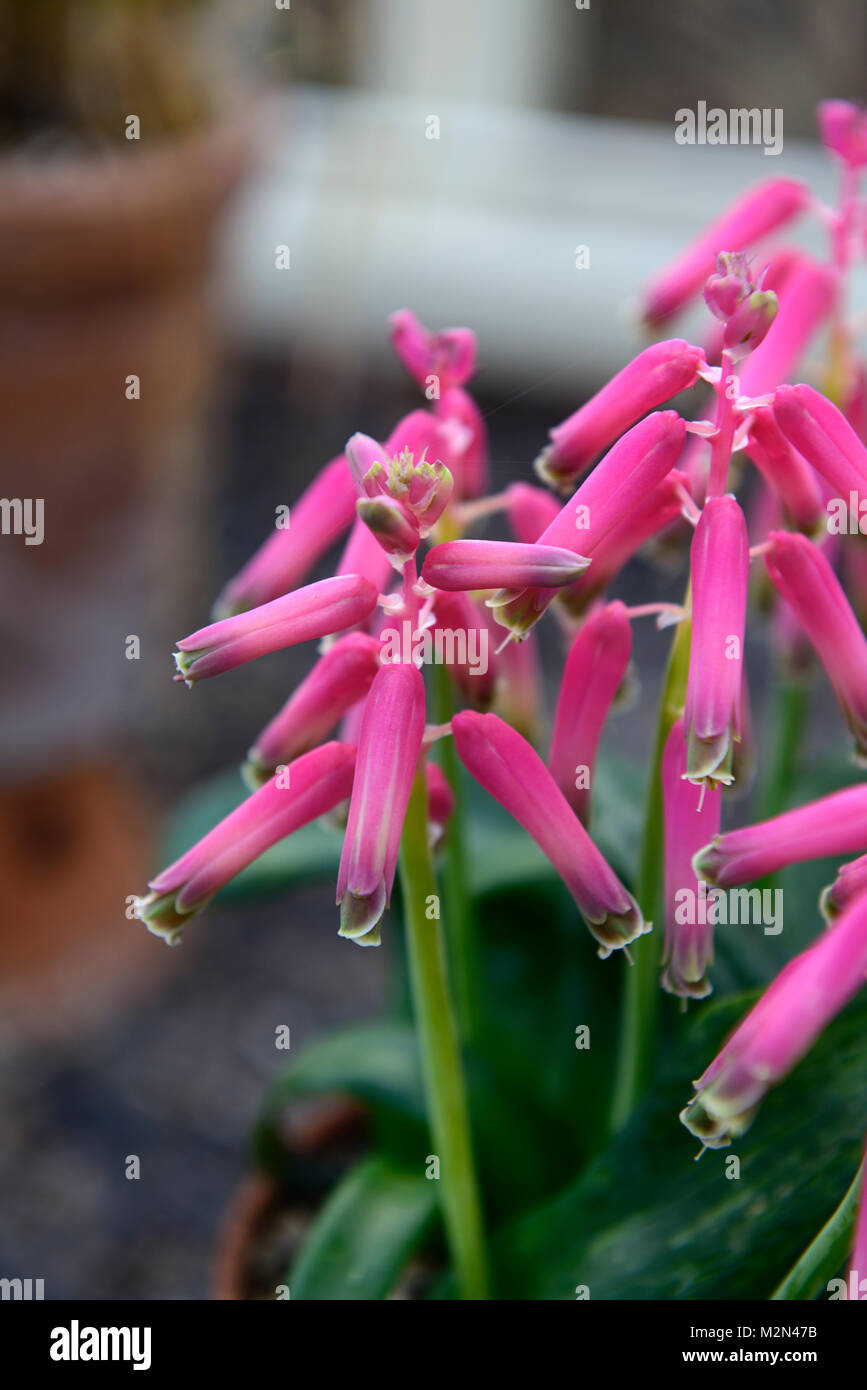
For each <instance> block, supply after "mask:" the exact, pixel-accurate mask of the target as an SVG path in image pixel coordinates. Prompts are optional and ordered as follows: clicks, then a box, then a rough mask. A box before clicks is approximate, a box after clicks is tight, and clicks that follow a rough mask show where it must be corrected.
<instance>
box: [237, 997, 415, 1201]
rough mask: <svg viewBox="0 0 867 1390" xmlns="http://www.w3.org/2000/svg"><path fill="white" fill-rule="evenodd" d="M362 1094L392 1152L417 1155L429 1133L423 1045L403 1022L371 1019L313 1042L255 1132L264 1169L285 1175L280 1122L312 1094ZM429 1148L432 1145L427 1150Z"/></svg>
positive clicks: (270, 1099)
mask: <svg viewBox="0 0 867 1390" xmlns="http://www.w3.org/2000/svg"><path fill="white" fill-rule="evenodd" d="M328 1094H342V1095H351V1096H356V1097H358V1099H360V1100H363V1101H366V1102H367V1104H368V1105H369V1106H370V1107H371V1109H372V1111H373V1114H374V1118H375V1120H376V1122H377V1123H378V1124H379V1125H380V1126H381V1128H382V1130H383V1133H384V1134H385V1135H387V1139H386V1142H387V1143H388V1146H389V1148H390V1150H391V1151H393V1152H399V1153H406V1152H407V1151H408V1150H409V1151H411V1152H413V1153H417V1152H419V1151H420V1150H421V1149H422V1148H424V1138H425V1135H426V1133H427V1121H426V1118H425V1109H424V1096H423V1091H422V1079H421V1068H420V1064H419V1054H418V1043H417V1041H416V1038H415V1035H414V1033H413V1030H412V1028H411V1027H410V1026H409V1025H407V1024H403V1023H392V1022H382V1023H370V1024H361V1025H358V1026H355V1027H352V1028H345V1029H342V1030H341V1031H340V1032H336V1033H330V1034H326V1036H325V1037H322V1038H319V1039H317V1041H316V1042H314V1043H311V1044H309V1045H308V1046H307V1047H306V1048H304V1049H303V1051H302V1052H300V1053H299V1055H298V1057H297V1059H295V1060H294V1061H293V1062H292V1064H291V1065H290V1066H288V1067H286V1068H285V1069H284V1070H283V1071H281V1072H279V1073H278V1075H277V1076H276V1077H275V1078H274V1080H273V1081H272V1082H271V1084H270V1086H269V1087H268V1089H267V1091H266V1093H265V1097H264V1100H263V1103H262V1107H261V1111H260V1114H259V1118H258V1120H257V1123H256V1125H255V1127H254V1131H253V1136H252V1148H253V1156H254V1158H255V1160H256V1162H257V1163H258V1164H259V1166H260V1167H264V1168H267V1169H268V1170H269V1171H270V1172H272V1173H275V1174H276V1175H278V1176H285V1167H286V1152H285V1146H284V1144H283V1141H282V1138H281V1134H280V1120H281V1116H282V1114H283V1113H284V1111H285V1110H286V1108H287V1107H288V1106H289V1105H291V1104H292V1103H293V1102H297V1101H299V1100H302V1099H304V1098H305V1097H308V1096H315V1095H328ZM425 1151H426V1149H425Z"/></svg>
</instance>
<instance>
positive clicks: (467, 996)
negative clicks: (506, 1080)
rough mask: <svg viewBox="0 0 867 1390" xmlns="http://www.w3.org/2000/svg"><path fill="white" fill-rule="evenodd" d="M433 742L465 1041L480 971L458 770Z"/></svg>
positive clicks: (437, 701) (447, 701)
mask: <svg viewBox="0 0 867 1390" xmlns="http://www.w3.org/2000/svg"><path fill="white" fill-rule="evenodd" d="M433 670H434V708H435V719H436V722H437V723H438V724H448V722H449V720H450V719H451V717H452V715H453V714H454V712H455V699H454V690H453V687H452V684H451V678H450V676H449V672H448V668H447V667H446V666H434V668H433ZM438 748H439V752H440V757H441V760H442V762H441V766H442V769H443V772H444V773H445V775H446V777H447V779H448V782H449V786H450V787H451V789H452V791H453V793H454V797H455V804H454V809H453V810H452V814H451V816H450V818H449V828H448V833H447V836H446V847H445V854H444V856H443V864H442V883H443V899H444V914H443V915H444V921H445V923H446V944H447V948H448V958H449V968H450V971H451V977H452V980H453V982H454V993H455V1010H456V1012H457V1017H458V1026H459V1029H460V1035H461V1037H462V1038H463V1040H464V1043H465V1044H469V1043H471V1042H472V1041H473V1040H474V1039H475V1038H477V1037H478V1030H479V1020H480V1015H481V998H480V994H479V990H480V985H481V980H482V971H481V960H480V955H479V943H478V937H477V935H476V923H475V918H474V913H473V902H472V897H471V895H470V893H469V890H468V886H467V860H466V844H467V838H466V816H465V814H464V798H463V794H462V792H463V785H464V772H463V768H462V766H461V760H460V758H459V757H458V754H457V749H456V748H455V744H454V740H453V739H451V738H444V739H441V740H440V742H439V744H438Z"/></svg>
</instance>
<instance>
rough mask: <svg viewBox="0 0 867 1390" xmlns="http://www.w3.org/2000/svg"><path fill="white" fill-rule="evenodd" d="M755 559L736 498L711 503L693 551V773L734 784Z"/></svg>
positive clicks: (689, 720) (694, 777) (689, 690)
mask: <svg viewBox="0 0 867 1390" xmlns="http://www.w3.org/2000/svg"><path fill="white" fill-rule="evenodd" d="M749 571H750V554H749V541H748V539H747V524H746V521H745V520H744V514H743V512H742V511H741V509H740V506H739V505H738V503H737V501H736V500H735V498H734V497H732V496H731V495H727V496H725V497H711V498H710V499H709V500H708V501H707V502H706V503H705V505H704V509H703V511H702V514H701V519H700V520H699V523H698V525H697V527H696V528H695V535H694V536H693V539H692V546H691V547H690V575H691V580H692V636H691V643H690V657H689V677H688V679H687V686H686V702H685V708H684V718H685V721H686V745H687V754H686V772H685V776H686V777H688V778H689V780H690V781H692V782H706V783H707V784H708V787H712V786H714V785H716V784H717V783H722V784H723V785H726V786H728V785H730V783H731V782H732V781H733V780H734V779H733V775H732V756H733V751H734V743H735V741H736V740H737V739H738V738H739V737H740V732H741V691H742V685H743V669H744V627H745V625H746V609H747V587H748V584H749Z"/></svg>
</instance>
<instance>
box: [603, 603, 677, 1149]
mask: <svg viewBox="0 0 867 1390" xmlns="http://www.w3.org/2000/svg"><path fill="white" fill-rule="evenodd" d="M690 628H691V624H690V621H689V619H688V618H686V619H684V621H683V622H681V623H679V624H678V626H677V628H676V630H675V635H674V640H673V642H672V645H671V652H670V654H669V658H668V666H667V668H666V673H665V682H664V685H663V691H662V699H661V701H660V705H659V717H658V719H657V725H656V739H655V743H654V750H653V761H652V762H651V765H650V769H649V772H648V781H647V792H646V796H645V812H644V835H643V838H642V844H641V863H640V866H639V871H638V885H637V890H636V897H637V899H638V905H639V907H640V908H641V911H642V913H643V914H644V917H645V918H646V920H647V921H649V922H651V921H652V922H655V923H656V927H655V929H654V930H653V931H652V932H651V933H650V934H649V935H648V936H642V937H640V938H639V940H638V941H636V942H634V943H633V945H632V946H631V947H630V952H631V954H632V957H633V964H632V965H631V966H627V967H626V979H625V983H624V991H623V1012H622V1018H621V1025H620V1040H619V1051H618V1055H617V1061H616V1069H615V1075H614V1093H613V1097H612V1103H611V1120H610V1125H611V1132H612V1133H615V1132H616V1131H617V1130H618V1129H621V1128H622V1126H623V1125H624V1124H625V1123H626V1121H627V1120H628V1119H629V1116H630V1115H631V1114H632V1112H633V1110H634V1109H635V1107H636V1105H637V1104H638V1101H639V1100H640V1098H641V1096H642V1094H643V1093H644V1091H645V1090H646V1089H647V1085H648V1081H649V1079H650V1076H651V1073H652V1068H653V1063H654V1059H655V1055H656V1038H657V1033H658V1030H659V962H660V954H661V951H660V944H659V943H660V940H661V938H662V931H661V922H662V910H663V882H664V865H665V847H664V841H663V821H662V779H661V769H662V754H663V752H664V749H665V742H666V739H667V738H668V735H669V733H670V732H671V727H672V725H673V724H674V723H675V722H676V721H677V720H678V719H679V718H680V716H681V714H682V713H683V700H684V694H685V691H686V677H687V672H688V670H689V640H690Z"/></svg>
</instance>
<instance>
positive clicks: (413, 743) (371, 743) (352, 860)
mask: <svg viewBox="0 0 867 1390" xmlns="http://www.w3.org/2000/svg"><path fill="white" fill-rule="evenodd" d="M424 711H425V700H424V681H423V680H422V678H421V675H420V673H419V672H418V671H417V670H416V668H415V667H414V666H412V665H408V664H407V665H397V664H389V665H386V666H381V667H380V668H379V671H378V672H377V674H376V678H375V680H374V682H373V685H372V686H371V688H370V694H369V695H368V697H367V700H366V703H365V706H364V713H363V715H362V718H361V733H360V736H359V741H358V757H357V759H356V765H355V779H354V781H353V783H352V797H351V800H350V803H349V820H348V822H347V826H346V838H345V840H344V842H343V853H342V855H341V857H340V868H339V870H338V874H337V902H338V904H339V905H340V935H341V936H346V937H349V938H350V939H351V940H352V941H356V942H357V943H358V944H359V945H360V946H378V945H379V940H380V936H379V922H380V920H381V918H382V914H383V913H384V911H385V909H386V907H387V906H388V903H389V900H390V898H391V890H392V886H393V884H394V875H395V871H396V869H397V855H398V850H399V848H400V836H401V832H402V830H403V822H404V817H405V816H406V808H407V806H408V804H409V794H410V791H411V789H412V782H413V778H414V777H415V771H416V765H417V763H418V759H419V755H420V753H421V743H422V736H423V734H424Z"/></svg>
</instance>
